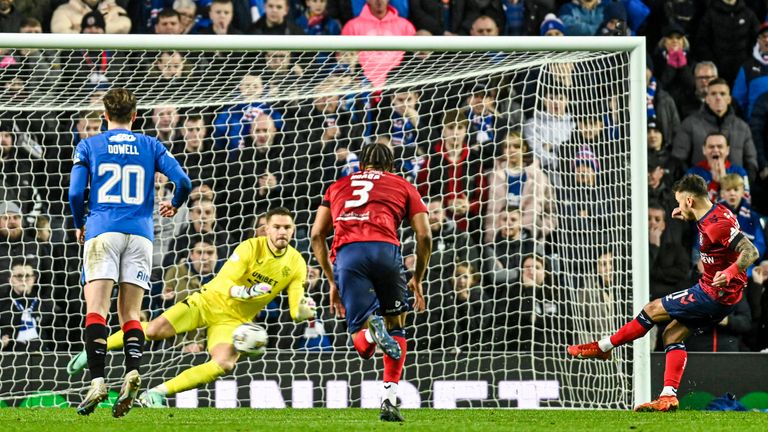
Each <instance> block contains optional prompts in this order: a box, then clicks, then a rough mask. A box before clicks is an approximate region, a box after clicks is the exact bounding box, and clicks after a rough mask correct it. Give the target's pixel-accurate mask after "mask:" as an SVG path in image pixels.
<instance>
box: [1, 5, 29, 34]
mask: <svg viewBox="0 0 768 432" xmlns="http://www.w3.org/2000/svg"><path fill="white" fill-rule="evenodd" d="M13 1H14V0H0V33H18V32H19V30H20V29H21V23H22V22H23V21H24V15H22V14H21V12H19V11H18V10H16V6H14V5H13Z"/></svg>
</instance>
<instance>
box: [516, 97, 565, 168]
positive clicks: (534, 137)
mask: <svg viewBox="0 0 768 432" xmlns="http://www.w3.org/2000/svg"><path fill="white" fill-rule="evenodd" d="M545 92H546V94H545V95H544V103H543V105H544V106H543V107H537V109H536V110H535V111H534V113H533V117H532V118H531V119H530V120H529V121H528V122H526V124H525V126H524V127H523V137H525V139H526V141H528V143H530V144H531V148H532V150H533V154H534V156H535V157H536V158H537V160H538V161H539V163H540V164H541V167H542V168H545V169H546V168H550V167H554V166H556V164H557V158H558V151H559V148H560V145H561V144H562V143H564V142H565V141H567V140H568V139H569V138H570V136H571V133H572V132H573V129H574V127H575V126H576V125H575V123H574V121H573V118H572V117H571V115H570V114H569V112H568V96H567V95H566V93H565V92H564V91H562V90H559V89H554V88H553V89H550V90H547V91H545Z"/></svg>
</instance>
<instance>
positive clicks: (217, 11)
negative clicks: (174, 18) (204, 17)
mask: <svg viewBox="0 0 768 432" xmlns="http://www.w3.org/2000/svg"><path fill="white" fill-rule="evenodd" d="M234 11H235V7H234V5H233V4H232V0H213V2H212V3H211V6H210V9H208V17H209V18H210V20H211V26H210V27H206V28H204V29H202V30H200V34H209V35H214V34H216V35H227V34H230V35H232V34H242V33H240V30H238V29H237V28H236V27H235V25H234V24H233V22H232V20H233V17H234Z"/></svg>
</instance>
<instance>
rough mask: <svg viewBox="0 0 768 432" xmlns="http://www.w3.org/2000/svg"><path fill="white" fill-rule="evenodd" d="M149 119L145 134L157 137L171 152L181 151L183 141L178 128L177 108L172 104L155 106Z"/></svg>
mask: <svg viewBox="0 0 768 432" xmlns="http://www.w3.org/2000/svg"><path fill="white" fill-rule="evenodd" d="M151 121H152V124H151V126H150V127H149V128H147V129H148V131H147V134H148V135H150V136H153V137H155V138H157V139H158V140H159V141H160V142H161V143H163V145H165V148H167V149H168V150H170V151H171V153H173V154H178V153H181V148H182V146H183V144H184V143H183V141H182V138H181V134H180V133H179V130H178V125H179V110H178V109H177V108H176V107H175V106H173V105H165V106H158V107H155V108H153V109H152V117H151Z"/></svg>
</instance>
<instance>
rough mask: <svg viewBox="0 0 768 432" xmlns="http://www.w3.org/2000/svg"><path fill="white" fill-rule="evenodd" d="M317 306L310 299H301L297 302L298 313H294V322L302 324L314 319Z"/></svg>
mask: <svg viewBox="0 0 768 432" xmlns="http://www.w3.org/2000/svg"><path fill="white" fill-rule="evenodd" d="M316 311H317V304H315V301H314V300H312V299H311V298H310V297H302V298H301V300H300V301H299V311H298V312H297V313H296V318H294V321H295V322H302V321H306V320H308V319H312V318H314V317H315V312H316Z"/></svg>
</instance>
